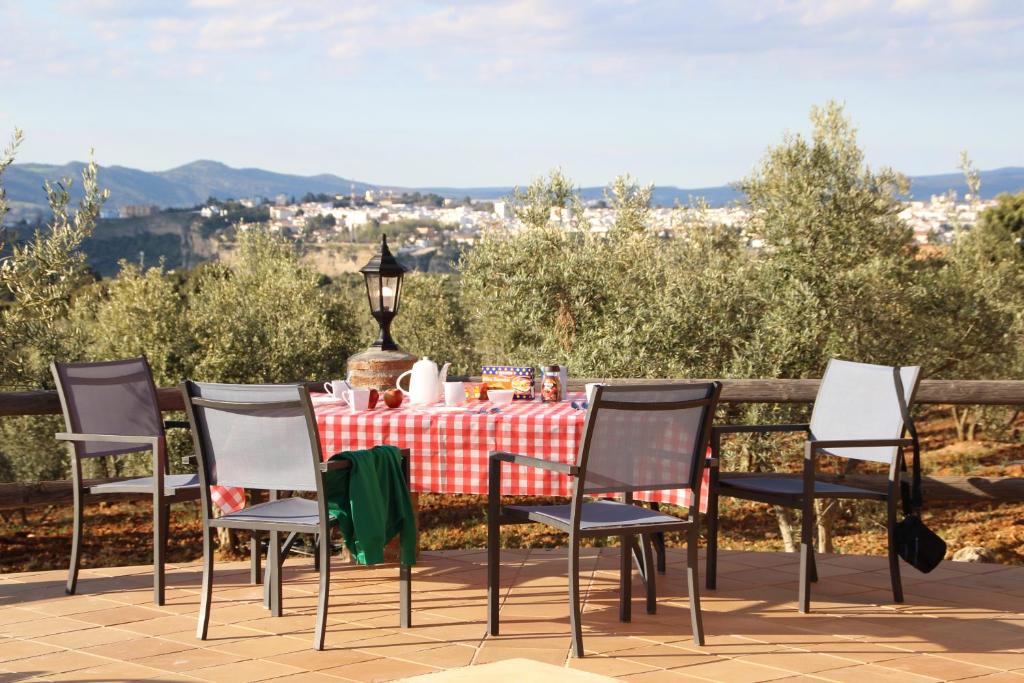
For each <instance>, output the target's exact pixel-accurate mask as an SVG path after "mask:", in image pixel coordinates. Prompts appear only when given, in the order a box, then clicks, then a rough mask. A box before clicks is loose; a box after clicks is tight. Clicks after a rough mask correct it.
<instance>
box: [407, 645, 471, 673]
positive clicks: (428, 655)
mask: <svg viewBox="0 0 1024 683" xmlns="http://www.w3.org/2000/svg"><path fill="white" fill-rule="evenodd" d="M476 652H477V649H476V648H475V647H469V646H467V645H444V646H442V647H435V648H431V649H429V650H421V651H417V652H406V653H405V654H403V655H402V656H401V658H402V659H407V660H409V661H410V662H416V663H417V664H426V665H428V666H436V667H437V668H439V669H452V668H458V667H463V666H469V665H470V664H472V662H473V659H474V657H476Z"/></svg>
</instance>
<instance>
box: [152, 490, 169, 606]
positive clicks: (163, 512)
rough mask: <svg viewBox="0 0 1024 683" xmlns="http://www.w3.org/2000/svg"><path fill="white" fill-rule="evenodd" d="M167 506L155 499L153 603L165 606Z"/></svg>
mask: <svg viewBox="0 0 1024 683" xmlns="http://www.w3.org/2000/svg"><path fill="white" fill-rule="evenodd" d="M166 530H167V505H166V504H164V503H163V502H162V501H159V500H158V499H157V498H156V496H154V498H153V602H155V603H156V604H158V605H162V604H164V565H165V563H166V559H167V556H166V553H165V551H166V549H167V544H166V538H167V537H166V536H165V534H166Z"/></svg>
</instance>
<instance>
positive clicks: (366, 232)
mask: <svg viewBox="0 0 1024 683" xmlns="http://www.w3.org/2000/svg"><path fill="white" fill-rule="evenodd" d="M994 203H995V201H994V200H992V199H976V198H973V197H971V196H970V195H967V196H966V197H965V198H963V199H962V200H961V199H958V198H955V197H954V196H952V195H934V196H932V197H931V199H930V200H928V201H919V200H915V201H909V202H905V204H904V208H903V210H902V211H901V212H900V214H899V216H900V218H902V219H903V220H904V221H905V222H906V223H907V225H908V226H909V227H910V228H911V229H912V230H913V231H914V238H915V239H916V240H917V241H918V242H920V243H922V244H925V243H931V244H943V243H948V242H950V241H951V240H952V239H953V236H954V235H955V233H956V232H957V231H958V230H969V229H970V228H971V227H972V226H973V225H974V223H975V222H976V221H977V219H978V216H979V215H980V213H981V212H982V211H983V210H984V209H986V208H987V207H989V206H991V205H992V204H994ZM197 210H198V212H199V214H200V215H201V216H202V218H204V219H207V220H208V221H213V223H214V225H216V224H217V223H218V222H219V223H221V224H222V225H223V227H228V226H232V227H235V228H239V229H243V230H244V229H245V226H246V225H247V221H246V216H247V215H248V216H249V220H248V224H252V223H256V222H260V223H265V224H266V225H267V226H268V227H269V229H270V230H271V231H274V232H278V233H281V234H283V235H286V236H288V237H291V238H294V239H296V240H302V241H303V242H305V243H314V244H330V243H336V242H338V241H343V242H365V241H371V240H374V238H376V237H377V236H378V235H379V233H380V232H388V233H389V234H390V235H391V238H392V241H393V242H395V243H396V245H397V246H398V247H399V248H400V249H401V250H403V251H414V250H418V249H432V248H437V247H439V246H442V245H472V244H473V243H474V241H475V240H477V239H478V238H479V237H480V234H481V233H482V232H483V231H485V230H488V229H506V230H511V231H515V230H519V229H521V227H522V225H521V223H520V222H519V220H518V219H517V218H516V217H515V215H514V213H513V211H512V208H511V206H510V204H509V202H508V201H506V200H505V199H493V200H471V199H469V198H466V199H465V200H463V201H458V200H453V199H451V198H443V197H440V196H438V195H432V194H420V193H418V192H417V193H413V194H408V193H403V194H398V193H392V192H386V191H385V192H380V191H374V190H367V191H365V192H363V193H361V194H359V195H356V194H355V193H352V194H349V195H340V194H339V195H334V196H326V195H322V194H321V195H307V196H306V197H303V198H302V199H296V198H295V197H289V196H286V195H277V196H276V197H274V198H272V199H271V198H264V197H248V198H242V199H238V200H224V201H221V200H210V201H209V202H207V203H206V204H205V205H203V206H202V207H200V208H198V209H197ZM159 211H160V209H159V208H158V207H155V206H145V205H129V206H122V207H120V208H119V209H117V210H116V211H110V212H106V213H105V215H104V217H106V218H114V217H117V218H139V217H144V216H149V215H153V214H155V213H157V212H159ZM698 211H699V212H700V213H701V218H702V219H703V220H704V221H705V222H706V223H708V224H719V225H725V226H727V227H730V228H735V229H737V230H739V231H741V232H742V231H743V230H744V229H745V226H746V224H747V219H748V217H749V216H748V212H747V210H746V209H744V208H743V207H741V206H727V207H702V208H688V207H674V208H666V207H652V209H651V212H650V225H649V228H650V229H651V230H653V231H655V232H657V233H659V234H662V235H664V236H666V237H671V236H672V235H673V234H674V232H675V231H676V230H677V229H678V228H679V226H680V225H682V224H684V223H688V222H691V221H692V219H693V218H694V217H695V216H694V213H695V212H698ZM583 218H584V220H583V221H582V223H583V224H584V225H587V226H588V228H589V230H590V231H592V232H594V233H598V234H605V233H607V232H608V230H610V229H611V227H612V226H613V224H614V222H615V211H614V210H613V209H610V208H607V206H606V205H605V203H604V202H603V201H590V202H587V203H586V207H585V209H584V211H583ZM551 220H552V222H553V223H554V224H556V225H559V224H561V225H566V226H568V225H570V224H574V217H573V216H572V215H571V212H569V211H564V210H559V209H552V214H551ZM217 233H218V231H217V230H215V229H214V230H210V231H209V236H216V235H217ZM221 235H222V238H227V235H226V233H221ZM751 246H754V247H757V246H759V245H758V244H757V241H756V240H754V239H752V240H751Z"/></svg>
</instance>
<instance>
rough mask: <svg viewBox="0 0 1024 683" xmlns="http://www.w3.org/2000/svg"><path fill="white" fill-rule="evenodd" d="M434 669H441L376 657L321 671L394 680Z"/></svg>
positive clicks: (366, 679) (344, 676)
mask: <svg viewBox="0 0 1024 683" xmlns="http://www.w3.org/2000/svg"><path fill="white" fill-rule="evenodd" d="M434 671H440V669H437V668H435V667H432V666H425V665H423V664H416V663H414V662H407V661H403V660H400V659H375V660H372V661H369V662H360V663H358V664H347V665H345V666H339V667H334V668H332V669H325V670H324V671H322V672H321V673H323V674H326V675H328V676H339V677H342V678H345V679H348V680H353V681H394V680H398V679H402V678H409V677H411V676H420V675H423V674H428V673H432V672H434Z"/></svg>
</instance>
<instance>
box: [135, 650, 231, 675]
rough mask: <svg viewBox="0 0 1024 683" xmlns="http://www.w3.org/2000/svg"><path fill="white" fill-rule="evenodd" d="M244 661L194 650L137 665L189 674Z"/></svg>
mask: <svg viewBox="0 0 1024 683" xmlns="http://www.w3.org/2000/svg"><path fill="white" fill-rule="evenodd" d="M242 659H244V657H240V656H238V655H232V654H228V653H227V652H218V651H216V650H210V649H205V648H193V649H191V650H182V651H180V652H171V653H168V654H161V655H156V656H155V657H143V658H141V659H139V660H137V661H136V662H135V663H136V664H141V665H143V666H149V667H152V668H154V669H162V670H164V671H177V672H187V671H192V670H193V669H203V668H207V667H211V666H218V665H221V664H230V663H232V662H237V661H240V660H242Z"/></svg>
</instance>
